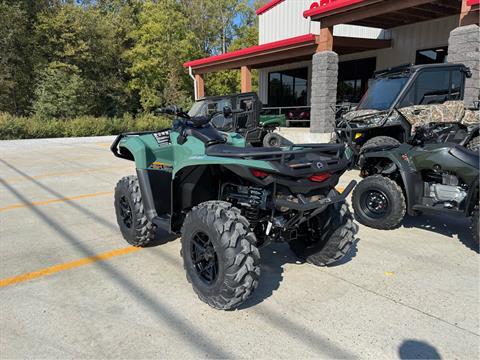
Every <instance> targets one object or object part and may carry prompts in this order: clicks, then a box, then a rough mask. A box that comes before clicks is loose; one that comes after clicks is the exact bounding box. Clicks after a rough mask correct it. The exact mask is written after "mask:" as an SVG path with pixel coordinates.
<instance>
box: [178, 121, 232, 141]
mask: <svg viewBox="0 0 480 360" xmlns="http://www.w3.org/2000/svg"><path fill="white" fill-rule="evenodd" d="M187 135H191V136H194V137H196V138H197V139H198V140H200V141H201V142H203V143H204V144H205V146H212V145H215V144H223V143H224V142H226V141H227V139H225V137H224V136H223V135H222V134H220V133H219V132H218V130H217V129H215V128H213V127H212V126H211V125H210V124H208V125H206V126H204V127H201V128H189V129H188V130H187Z"/></svg>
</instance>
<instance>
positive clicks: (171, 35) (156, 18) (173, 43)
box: [125, 0, 190, 110]
mask: <svg viewBox="0 0 480 360" xmlns="http://www.w3.org/2000/svg"><path fill="white" fill-rule="evenodd" d="M138 21H139V25H138V28H137V29H135V30H134V31H133V32H132V33H131V34H130V36H131V37H132V39H133V40H134V42H135V45H134V47H133V48H132V49H131V50H129V51H127V52H126V53H125V58H126V59H127V60H128V61H129V62H130V64H131V65H130V68H129V69H128V72H129V74H130V75H131V77H132V79H131V80H130V83H129V87H130V89H131V90H132V91H137V92H138V93H139V95H140V99H141V104H142V107H143V108H144V109H146V110H151V109H153V108H155V107H158V106H161V105H166V104H168V103H172V102H175V103H177V104H181V105H187V104H188V102H189V101H188V97H189V96H188V91H186V90H185V86H184V84H185V80H184V77H185V74H184V71H183V68H182V63H183V61H185V60H186V59H187V57H186V49H188V48H189V43H188V42H189V35H188V33H189V32H190V30H189V19H187V18H186V17H185V16H184V14H183V13H182V11H181V6H180V4H179V2H178V1H176V0H162V1H158V2H152V1H148V2H146V3H145V4H144V5H143V7H142V10H141V12H140V14H139V17H138ZM187 51H188V50H187Z"/></svg>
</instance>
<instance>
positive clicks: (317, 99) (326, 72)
mask: <svg viewBox="0 0 480 360" xmlns="http://www.w3.org/2000/svg"><path fill="white" fill-rule="evenodd" d="M337 81H338V55H337V53H335V52H333V51H321V52H318V53H316V54H314V55H313V58H312V85H311V97H310V102H311V104H310V105H311V111H310V132H311V133H315V134H318V135H317V136H315V137H318V140H319V141H328V140H329V139H330V133H331V132H332V131H333V129H334V126H335V112H334V110H333V109H334V108H335V103H336V100H337ZM320 134H323V135H320Z"/></svg>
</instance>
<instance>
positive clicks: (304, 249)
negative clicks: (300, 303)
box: [288, 203, 358, 266]
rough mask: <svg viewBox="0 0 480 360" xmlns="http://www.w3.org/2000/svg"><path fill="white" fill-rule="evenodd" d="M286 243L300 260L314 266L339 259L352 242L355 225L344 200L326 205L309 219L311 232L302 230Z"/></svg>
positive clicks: (355, 229) (356, 228) (327, 263)
mask: <svg viewBox="0 0 480 360" xmlns="http://www.w3.org/2000/svg"><path fill="white" fill-rule="evenodd" d="M306 225H307V224H306V223H304V228H303V230H304V232H303V234H302V233H299V236H298V237H297V238H296V239H294V240H291V241H290V242H289V243H288V244H289V246H290V249H291V250H292V252H293V253H294V254H295V255H297V256H298V257H299V258H300V259H303V260H305V261H307V262H308V263H310V264H313V265H316V266H326V265H330V264H332V263H334V262H336V261H338V260H340V259H341V258H343V257H344V256H345V255H346V254H347V253H348V251H349V250H350V248H351V246H352V245H353V243H354V241H355V234H356V233H357V231H358V226H357V225H356V224H355V223H354V222H353V215H352V213H351V212H350V210H349V208H348V205H347V204H346V203H337V204H332V205H330V206H329V207H328V208H327V209H326V210H325V211H324V212H323V213H321V214H319V215H317V216H316V217H315V218H314V219H311V220H310V226H309V227H311V228H312V232H309V231H306V229H305V226H306Z"/></svg>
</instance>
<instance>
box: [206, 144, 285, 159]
mask: <svg viewBox="0 0 480 360" xmlns="http://www.w3.org/2000/svg"><path fill="white" fill-rule="evenodd" d="M278 151H282V149H280V148H275V147H238V146H232V145H226V144H217V145H212V146H209V147H207V149H206V150H205V153H206V154H207V155H208V156H219V157H236V158H243V157H247V158H248V157H251V156H255V155H256V156H262V155H263V156H268V155H269V153H272V152H278Z"/></svg>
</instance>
